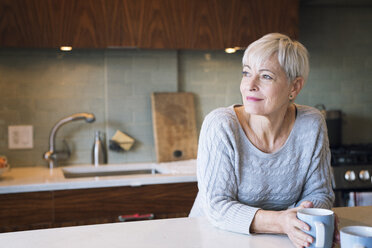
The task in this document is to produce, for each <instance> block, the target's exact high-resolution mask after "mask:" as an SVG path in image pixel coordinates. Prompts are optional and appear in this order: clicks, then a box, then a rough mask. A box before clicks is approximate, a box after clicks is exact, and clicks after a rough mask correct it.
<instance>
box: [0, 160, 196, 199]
mask: <svg viewBox="0 0 372 248" xmlns="http://www.w3.org/2000/svg"><path fill="white" fill-rule="evenodd" d="M101 166H102V167H104V166H106V167H107V166H109V167H113V168H114V167H116V168H128V169H136V168H142V167H151V168H156V169H157V170H159V171H160V172H161V174H147V175H146V174H144V175H126V176H100V177H85V178H65V177H64V175H63V171H62V170H63V169H64V168H73V167H88V168H91V167H93V165H76V166H66V167H57V168H54V169H49V168H47V167H46V166H44V167H24V168H12V169H10V170H9V171H7V172H4V173H3V174H1V175H0V194H7V193H22V192H37V191H51V190H66V189H84V188H85V189H86V188H102V187H118V186H141V185H149V184H166V183H184V182H196V160H185V161H177V162H168V163H131V164H129V163H128V164H117V165H101Z"/></svg>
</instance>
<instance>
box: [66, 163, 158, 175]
mask: <svg viewBox="0 0 372 248" xmlns="http://www.w3.org/2000/svg"><path fill="white" fill-rule="evenodd" d="M62 171H63V175H64V176H65V178H81V177H104V176H129V175H149V174H154V175H155V174H161V172H160V171H159V170H158V169H156V168H155V167H154V166H151V165H149V166H120V165H101V166H98V167H94V166H93V165H83V166H71V167H65V168H63V169H62Z"/></svg>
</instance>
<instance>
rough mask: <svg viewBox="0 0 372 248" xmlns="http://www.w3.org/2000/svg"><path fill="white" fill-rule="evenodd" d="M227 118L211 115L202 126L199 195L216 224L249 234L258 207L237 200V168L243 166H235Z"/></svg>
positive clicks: (199, 154)
mask: <svg viewBox="0 0 372 248" xmlns="http://www.w3.org/2000/svg"><path fill="white" fill-rule="evenodd" d="M221 117H222V118H221ZM226 118H227V117H226V116H224V117H223V116H218V115H217V116H216V115H212V116H211V115H210V116H207V118H206V119H205V120H204V123H203V125H202V129H201V133H200V138H199V147H198V157H197V178H198V187H199V194H201V199H202V200H201V203H202V207H203V211H204V213H205V215H206V217H207V218H208V220H209V221H210V222H211V223H212V224H213V225H215V226H217V227H219V228H221V229H225V230H228V231H233V232H238V233H243V234H249V233H250V225H251V223H252V220H253V218H254V215H255V214H256V211H257V210H258V208H254V207H250V206H247V205H245V204H242V203H240V202H239V200H238V199H237V198H238V197H237V195H238V192H237V191H238V185H237V178H236V173H235V170H238V169H239V168H236V167H239V166H234V150H233V149H234V148H233V143H234V140H232V139H234V138H233V137H234V136H235V135H234V133H233V130H232V129H231V128H230V127H229V125H228V123H226V122H224V120H223V119H225V120H226ZM221 119H222V120H221ZM227 122H228V121H227Z"/></svg>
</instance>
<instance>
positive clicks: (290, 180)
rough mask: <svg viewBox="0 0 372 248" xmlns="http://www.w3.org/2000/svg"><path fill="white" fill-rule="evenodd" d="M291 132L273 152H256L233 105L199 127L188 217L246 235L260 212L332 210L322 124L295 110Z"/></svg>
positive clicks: (306, 110)
mask: <svg viewBox="0 0 372 248" xmlns="http://www.w3.org/2000/svg"><path fill="white" fill-rule="evenodd" d="M296 108H297V116H296V120H295V123H294V126H293V129H292V131H291V133H290V135H289V137H288V139H287V141H286V143H285V144H284V145H283V147H282V148H281V149H280V150H279V151H277V152H275V153H270V154H269V153H264V152H262V151H260V150H259V149H257V148H256V147H255V146H254V145H253V144H252V143H251V142H250V141H249V139H248V138H247V136H246V135H245V133H244V131H243V129H242V127H241V125H240V123H239V121H238V118H237V116H236V113H235V111H234V106H230V107H227V108H219V109H216V110H214V111H212V112H211V113H210V114H208V115H207V116H206V118H205V120H204V122H203V125H202V128H201V132H200V137H199V147H198V158H197V178H198V187H199V192H198V195H197V197H196V199H195V202H194V206H193V208H192V210H191V212H190V215H189V216H190V217H197V216H205V217H207V218H208V220H209V221H210V222H211V223H212V224H213V225H215V226H217V227H219V228H222V229H225V230H229V231H233V232H239V233H245V234H249V229H250V225H251V223H252V220H253V218H254V215H255V213H256V211H257V210H258V209H265V210H284V209H288V208H291V207H295V206H298V205H299V204H300V203H301V202H302V201H305V200H308V201H312V202H313V203H314V207H319V208H331V207H332V203H333V201H334V193H333V191H332V187H331V175H330V151H329V143H328V136H327V129H326V124H325V121H324V118H323V116H322V115H321V113H320V112H319V111H318V110H317V109H315V108H312V107H308V106H303V105H296Z"/></svg>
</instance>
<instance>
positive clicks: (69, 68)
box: [0, 6, 372, 167]
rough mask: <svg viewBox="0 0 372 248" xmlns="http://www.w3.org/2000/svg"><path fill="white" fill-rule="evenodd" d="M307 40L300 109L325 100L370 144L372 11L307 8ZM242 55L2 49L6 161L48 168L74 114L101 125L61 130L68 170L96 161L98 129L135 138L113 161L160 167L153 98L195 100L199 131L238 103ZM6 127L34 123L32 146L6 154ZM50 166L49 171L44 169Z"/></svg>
mask: <svg viewBox="0 0 372 248" xmlns="http://www.w3.org/2000/svg"><path fill="white" fill-rule="evenodd" d="M300 17H301V19H300V20H301V25H300V40H301V41H302V42H303V43H304V44H305V46H306V47H307V48H308V50H309V52H310V55H311V58H310V61H311V71H310V76H309V80H308V83H307V85H306V86H305V88H304V89H303V90H302V92H301V94H300V96H299V97H298V99H297V101H296V102H297V103H299V104H307V105H311V106H314V105H315V104H318V103H323V104H324V105H325V106H326V107H327V108H328V109H341V110H342V111H343V112H344V114H345V121H344V136H343V138H344V143H361V142H372V132H371V127H372V97H371V96H372V74H371V72H372V50H371V48H370V46H371V43H372V33H371V32H370V31H369V30H370V27H369V23H371V22H372V15H371V8H362V7H354V8H342V7H334V8H329V7H324V6H323V7H322V6H315V7H306V8H303V9H301V12H300ZM241 57H242V52H239V53H236V54H225V53H224V52H223V51H164V50H125V49H122V50H121V49H118V50H73V52H71V53H62V52H58V51H56V50H49V49H2V50H0V92H1V93H2V94H1V98H0V154H4V155H6V156H8V158H9V161H10V163H11V165H12V166H14V167H17V166H34V165H44V164H45V162H44V161H43V159H42V154H43V153H44V152H45V151H46V150H47V149H48V137H49V132H50V130H51V128H52V126H53V125H54V124H55V123H56V122H57V121H58V120H59V119H61V118H62V117H65V116H67V115H70V114H72V113H76V112H92V113H94V114H95V115H96V122H94V123H92V124H87V123H85V122H83V121H77V122H73V123H69V124H67V125H65V126H63V127H62V128H61V129H60V130H59V131H58V134H57V148H61V147H62V140H63V139H65V140H66V141H67V143H68V144H69V145H70V148H71V149H72V151H73V154H72V157H71V159H70V160H69V161H68V163H90V161H91V147H92V145H93V139H94V131H95V130H101V131H104V132H105V133H106V135H107V138H110V137H112V135H113V134H114V132H115V131H116V130H121V131H123V132H125V133H127V134H128V135H130V136H132V137H133V138H135V139H136V143H135V145H134V147H133V148H132V150H130V151H128V152H123V153H116V152H109V163H123V162H146V161H155V160H156V157H155V149H154V142H153V132H152V118H151V99H150V94H151V93H152V92H154V91H158V92H161V91H163V92H164V91H168V92H176V91H188V92H193V93H194V94H195V102H196V115H197V116H196V118H197V127H198V129H199V128H200V125H201V123H202V120H203V118H204V116H205V115H206V114H207V113H208V112H210V111H211V110H212V109H214V108H217V107H221V106H228V105H231V104H233V103H240V102H241V100H240V93H239V84H240V78H241ZM8 125H33V126H34V148H33V149H30V150H9V149H8ZM45 166H46V164H45Z"/></svg>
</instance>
